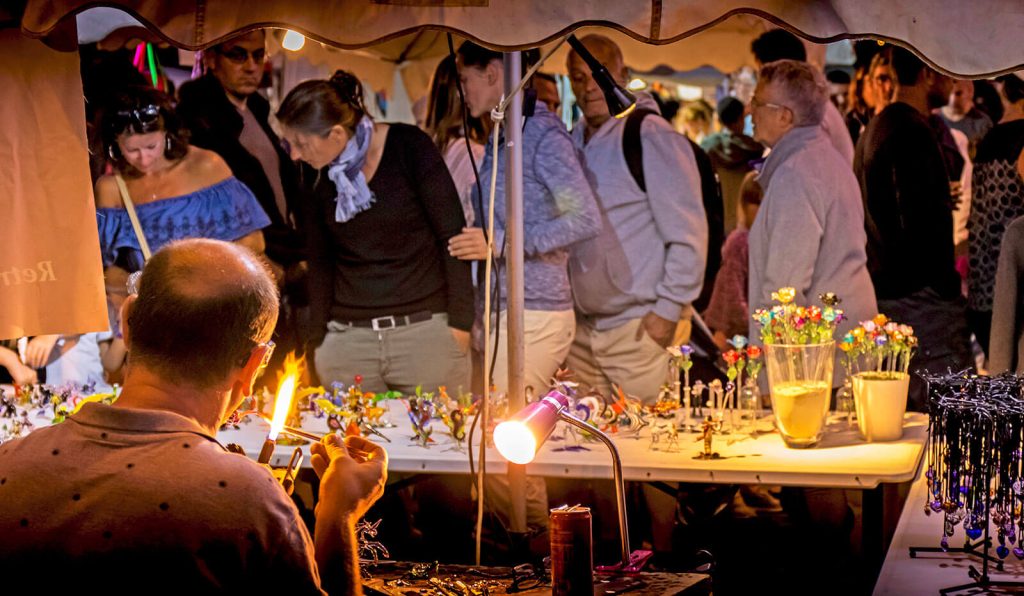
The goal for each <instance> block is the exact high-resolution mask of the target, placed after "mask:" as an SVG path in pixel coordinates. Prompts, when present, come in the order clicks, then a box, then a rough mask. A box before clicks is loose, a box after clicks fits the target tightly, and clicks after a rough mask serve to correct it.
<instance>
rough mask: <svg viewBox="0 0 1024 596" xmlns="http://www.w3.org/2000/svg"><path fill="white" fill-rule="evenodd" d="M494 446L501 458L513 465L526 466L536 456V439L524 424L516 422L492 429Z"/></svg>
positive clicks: (512, 421)
mask: <svg viewBox="0 0 1024 596" xmlns="http://www.w3.org/2000/svg"><path fill="white" fill-rule="evenodd" d="M494 446H495V447H497V448H498V453H500V454H501V456H502V457H504V458H505V459H507V460H508V461H510V462H512V463H514V464H528V463H530V462H532V461H533V458H534V457H535V456H536V455H537V438H536V437H534V436H533V433H532V432H530V429H529V428H527V426H526V425H525V424H523V423H522V422H519V421H516V420H508V421H505V422H502V423H501V424H499V425H498V426H496V427H495V428H494Z"/></svg>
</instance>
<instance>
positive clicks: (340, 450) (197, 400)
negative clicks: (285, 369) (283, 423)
mask: <svg viewBox="0 0 1024 596" xmlns="http://www.w3.org/2000/svg"><path fill="white" fill-rule="evenodd" d="M129 293H130V296H129V297H128V298H127V299H126V301H125V303H124V305H123V306H122V320H123V321H124V339H125V343H126V344H127V346H128V350H129V363H130V364H129V366H128V371H127V376H126V377H125V382H124V388H123V390H122V392H121V395H120V397H119V398H118V400H117V401H116V402H115V403H114V404H113V405H105V404H100V403H87V404H85V405H84V406H83V407H82V408H81V410H80V411H79V412H77V413H76V414H74V415H72V416H71V417H69V419H68V420H66V421H65V422H63V423H61V424H58V425H54V426H51V427H48V428H43V429H39V430H37V431H35V432H33V433H32V434H30V435H28V436H26V437H24V438H21V439H17V440H15V441H12V442H10V443H5V444H3V445H0V502H2V503H3V507H0V536H3V539H0V573H2V574H3V575H4V576H5V577H8V578H10V577H15V575H14V574H15V573H16V574H17V576H18V577H34V578H45V581H46V590H47V591H57V590H61V591H63V590H62V588H74V589H75V590H77V591H82V590H84V591H85V592H94V591H97V590H99V589H102V591H103V592H106V593H114V594H121V593H135V592H138V591H153V590H155V591H157V592H161V593H165V592H166V593H175V594H185V593H208V592H213V591H217V592H227V593H243V592H250V593H253V594H262V593H269V592H277V591H279V590H283V589H287V590H288V593H296V594H322V593H323V590H327V591H329V592H331V593H338V594H358V593H360V591H361V590H360V576H359V569H358V562H357V557H356V550H357V543H356V539H355V536H354V525H355V523H356V522H357V521H358V520H359V518H361V517H362V516H363V515H364V514H365V513H366V511H367V509H368V508H369V507H370V506H371V505H372V504H373V503H374V502H375V501H376V500H377V499H378V498H379V497H380V496H381V495H382V493H383V490H384V484H385V482H386V479H387V453H386V452H385V451H384V450H383V449H381V448H380V447H378V446H376V445H375V444H373V443H371V442H369V441H366V440H363V439H361V438H351V437H350V438H347V439H344V440H342V439H340V438H338V437H335V436H331V437H329V438H328V439H325V440H324V441H323V442H321V443H317V444H314V445H313V446H312V447H311V452H312V460H311V461H312V464H313V468H314V469H315V471H316V472H317V474H318V475H319V476H320V493H319V497H320V498H319V504H318V505H317V509H316V512H317V523H316V532H315V534H314V535H313V536H312V537H311V536H310V535H309V532H308V531H307V530H306V526H305V525H304V523H303V521H302V519H301V518H300V517H299V512H298V510H297V509H296V507H295V505H294V504H293V503H292V502H291V500H290V499H289V498H288V495H287V494H286V493H285V491H284V490H283V489H282V488H281V486H280V485H279V484H278V482H277V481H275V479H274V477H273V476H272V475H271V473H270V472H269V471H268V470H267V469H266V468H264V467H262V466H260V465H258V464H256V463H255V462H253V461H252V460H249V459H248V458H246V457H245V456H242V455H237V454H234V453H231V452H229V451H227V450H226V449H225V448H224V447H222V446H221V445H220V444H219V443H218V442H217V440H216V438H215V437H216V433H217V429H218V428H219V427H220V426H221V424H223V423H224V421H225V420H226V419H227V417H228V416H229V415H230V414H231V413H232V412H234V411H235V410H236V409H237V408H238V407H239V406H240V405H241V404H242V401H243V399H244V398H245V397H247V396H248V395H251V393H252V391H253V383H254V381H255V379H256V377H257V376H258V375H259V374H260V372H261V371H262V369H263V368H264V367H265V366H266V364H267V362H268V361H269V356H270V354H271V352H272V351H273V344H272V343H270V341H269V340H270V333H271V330H272V329H273V327H274V322H275V320H276V318H277V307H278V300H277V289H276V288H275V286H274V283H273V281H272V279H271V277H270V275H269V274H268V272H267V270H266V267H265V266H264V265H263V263H262V261H261V260H259V259H258V258H257V257H256V256H255V255H254V254H253V253H252V252H250V251H248V250H247V249H245V248H243V247H240V246H237V245H235V244H231V243H227V242H221V241H218V240H200V239H193V240H183V241H179V242H175V243H172V244H169V245H167V246H166V247H164V248H163V249H161V250H160V251H158V252H157V253H156V254H155V255H154V256H153V258H152V259H150V261H149V262H148V263H147V264H146V267H145V269H144V270H143V272H142V274H141V277H140V276H136V275H134V274H133V276H132V277H131V278H130V279H129ZM350 449H351V450H352V452H353V453H355V454H356V456H357V457H358V459H354V458H353V457H352V456H350V452H349V450H350ZM364 453H365V454H366V455H363V454H364ZM55 569H59V570H60V573H56V574H55V573H53V570H55ZM318 569H319V572H318Z"/></svg>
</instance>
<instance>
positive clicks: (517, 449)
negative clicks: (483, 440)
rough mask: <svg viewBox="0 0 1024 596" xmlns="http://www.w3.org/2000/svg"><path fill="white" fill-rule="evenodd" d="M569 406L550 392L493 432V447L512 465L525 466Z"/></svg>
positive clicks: (557, 393)
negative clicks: (561, 413) (560, 414)
mask: <svg viewBox="0 0 1024 596" xmlns="http://www.w3.org/2000/svg"><path fill="white" fill-rule="evenodd" d="M568 406H569V398H568V397H566V396H565V395H564V394H562V393H561V392H559V391H554V390H552V391H551V392H550V393H548V394H547V395H545V396H544V397H543V398H541V399H540V400H538V401H535V402H533V403H532V404H529V405H528V406H526V407H525V408H523V409H522V410H520V411H519V412H517V413H516V414H515V415H514V416H512V418H509V419H508V420H506V421H504V422H502V423H501V424H499V425H498V426H497V427H495V429H494V446H495V447H497V449H498V453H500V454H501V456H502V457H504V458H505V459H507V460H508V461H510V462H512V463H514V464H528V463H530V462H531V461H533V458H534V457H535V456H536V455H537V450H538V449H540V446H541V445H543V444H544V441H546V440H547V439H548V436H549V435H551V431H552V430H554V428H555V424H557V423H558V420H559V413H560V412H561V411H562V410H563V409H564V408H567V407H568Z"/></svg>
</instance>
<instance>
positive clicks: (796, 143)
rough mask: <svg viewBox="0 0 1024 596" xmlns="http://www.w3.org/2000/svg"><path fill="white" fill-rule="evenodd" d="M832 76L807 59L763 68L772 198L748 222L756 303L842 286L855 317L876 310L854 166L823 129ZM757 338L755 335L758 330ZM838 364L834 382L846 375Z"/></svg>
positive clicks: (759, 114) (760, 125)
mask: <svg viewBox="0 0 1024 596" xmlns="http://www.w3.org/2000/svg"><path fill="white" fill-rule="evenodd" d="M827 103H828V84H827V83H826V82H825V79H824V77H823V76H822V75H821V73H820V72H818V71H817V70H815V69H814V67H812V66H810V65H809V64H807V63H806V62H798V61H795V60H778V61H776V62H770V63H768V64H766V65H764V66H763V67H762V68H761V72H760V75H759V77H758V82H757V88H756V89H755V91H754V97H753V99H752V100H751V102H750V110H751V116H752V118H753V121H754V137H755V138H756V139H757V140H758V141H760V142H762V143H764V144H765V145H767V146H769V147H771V153H769V154H768V158H767V160H766V161H765V163H764V167H763V169H762V170H761V174H760V176H759V178H758V180H759V182H760V183H761V186H762V187H763V188H764V199H763V201H762V202H761V209H760V211H759V212H758V215H757V219H756V220H755V221H754V225H753V227H752V228H751V230H750V240H749V242H750V277H749V298H750V302H749V304H750V309H751V312H753V311H754V310H755V309H758V308H766V307H770V306H771V305H772V298H771V295H772V292H773V291H777V290H778V289H779V288H781V287H793V288H795V289H796V299H795V302H796V303H797V304H802V305H808V304H819V302H818V295H819V294H823V293H825V292H834V293H836V294H837V295H838V296H839V297H840V298H842V300H843V309H844V310H845V311H846V314H847V316H848V317H849V320H848V321H846V322H844V323H843V324H840V326H839V333H840V334H842V333H845V332H846V331H847V330H848V329H849V328H850V327H851V326H852V325H853V324H855V322H856V321H863V320H865V319H868V318H871V317H873V316H874V315H875V314H876V313H877V306H876V304H875V295H874V288H873V287H872V285H871V277H870V275H868V270H867V255H866V253H865V248H864V247H865V243H866V241H867V240H866V237H865V233H864V229H863V223H864V208H863V204H862V201H861V197H860V189H859V187H858V184H857V179H856V178H855V177H854V175H853V170H852V169H851V167H850V164H849V163H848V162H847V160H846V159H845V158H844V157H843V156H842V155H840V153H839V152H838V151H837V150H836V149H835V147H834V146H833V145H832V143H831V142H830V141H829V139H828V137H827V135H826V134H825V133H824V132H823V131H822V128H821V119H822V115H823V113H824V111H825V107H826V104H827ZM750 335H751V337H753V338H757V337H758V333H757V332H756V329H754V328H753V325H752V328H751V333H750ZM841 370H842V368H841V367H838V366H837V367H836V371H837V374H836V383H837V384H838V383H840V382H841V381H842V375H841V374H839V372H838V371H841Z"/></svg>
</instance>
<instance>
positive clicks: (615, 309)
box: [567, 35, 708, 403]
mask: <svg viewBox="0 0 1024 596" xmlns="http://www.w3.org/2000/svg"><path fill="white" fill-rule="evenodd" d="M581 41H582V42H583V45H584V46H586V47H587V49H588V50H590V51H591V52H592V53H593V54H594V56H595V57H596V58H597V60H598V61H600V62H602V63H603V64H605V66H606V67H607V68H608V70H609V71H610V72H611V73H612V76H613V77H615V78H616V79H617V81H618V82H619V83H620V84H623V85H624V84H625V83H626V80H627V74H628V73H627V70H626V67H625V65H624V63H623V60H622V52H621V50H620V49H619V47H618V46H616V45H615V43H614V42H612V41H611V40H609V39H608V38H606V37H603V36H600V35H588V36H586V37H584V38H583V39H582V40H581ZM568 69H569V76H570V78H571V81H572V88H573V93H575V95H576V98H577V101H578V102H579V105H580V108H581V109H582V110H583V119H582V120H581V121H580V123H579V124H578V125H577V126H576V128H575V129H574V130H573V141H574V142H575V143H576V146H577V147H578V148H580V149H581V150H582V151H583V154H584V156H585V162H586V167H587V170H588V174H589V176H590V179H591V183H592V184H593V185H594V190H595V194H596V195H597V201H598V205H599V207H600V208H601V215H602V218H603V223H604V227H603V231H602V233H601V234H600V235H599V236H598V237H596V238H594V239H591V240H587V241H584V242H581V243H579V244H577V245H576V246H575V247H574V249H573V256H572V258H571V259H570V264H569V271H570V276H571V279H572V289H573V294H574V298H575V301H576V314H577V327H576V337H575V339H574V341H573V345H572V349H571V350H570V352H569V357H568V361H567V362H568V366H569V367H570V368H571V369H572V370H573V371H575V372H576V375H577V378H578V380H579V381H580V382H581V384H582V385H584V386H590V387H594V388H596V389H598V390H599V391H601V392H602V393H604V394H605V395H610V394H611V391H612V388H611V384H613V383H614V384H616V385H618V386H619V387H621V388H622V389H623V390H624V391H625V392H626V393H628V394H631V395H633V396H636V397H638V398H640V399H641V400H643V401H645V402H648V403H652V402H653V401H654V400H655V399H656V398H657V396H658V392H659V390H660V388H661V387H662V385H663V384H665V383H666V382H667V381H668V380H669V357H668V353H667V352H666V351H665V348H666V347H667V346H669V345H670V344H678V343H680V342H681V341H683V340H684V339H685V338H687V336H688V332H689V320H690V315H691V313H692V308H691V306H690V304H691V302H692V301H693V300H694V299H695V298H697V296H698V294H700V290H701V286H702V283H703V279H704V266H705V261H706V258H707V237H708V226H707V221H706V217H705V213H704V207H703V202H702V200H701V186H700V174H699V173H698V170H697V164H696V161H695V160H694V155H693V150H692V149H691V147H690V144H689V142H688V141H687V140H686V138H685V137H684V136H682V135H680V134H678V133H677V132H675V130H673V129H672V126H671V125H670V124H669V123H668V122H667V121H665V120H664V119H662V118H657V117H650V118H645V119H644V120H643V121H642V124H641V126H640V139H641V147H642V155H643V171H644V174H645V176H644V180H645V182H646V187H647V190H646V192H645V191H643V190H641V188H640V186H639V184H638V183H637V182H636V180H635V179H634V178H633V175H632V174H631V172H630V169H629V167H628V166H627V162H626V159H625V155H624V151H623V138H622V137H623V130H624V128H625V119H616V118H613V117H612V116H611V115H610V114H609V111H608V106H607V104H606V103H605V100H604V95H603V93H602V91H601V89H600V87H598V86H597V84H596V83H595V82H594V80H593V78H592V77H591V76H590V70H589V69H588V68H587V66H586V64H585V63H584V62H583V60H582V59H581V58H580V57H579V56H578V55H576V53H575V52H571V53H570V54H569V58H568ZM638 104H639V105H638V108H648V109H653V110H654V111H657V106H656V104H655V103H654V101H653V99H651V98H650V96H647V95H643V94H641V95H640V96H639V99H638Z"/></svg>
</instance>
